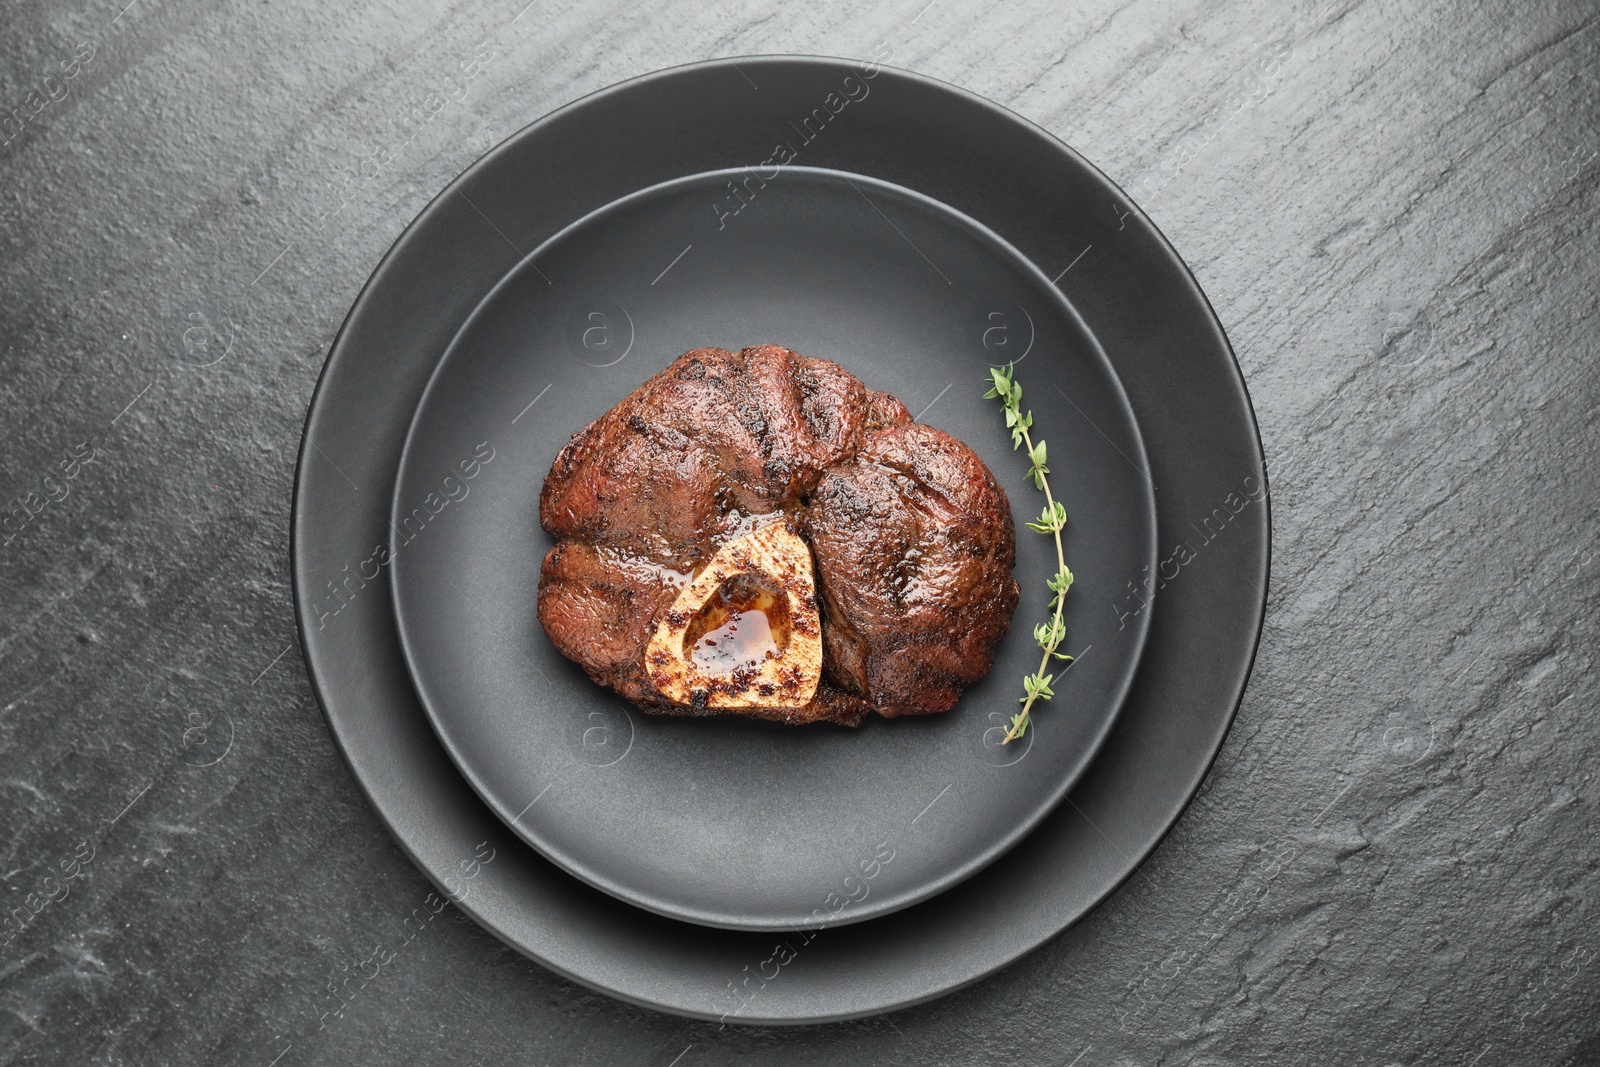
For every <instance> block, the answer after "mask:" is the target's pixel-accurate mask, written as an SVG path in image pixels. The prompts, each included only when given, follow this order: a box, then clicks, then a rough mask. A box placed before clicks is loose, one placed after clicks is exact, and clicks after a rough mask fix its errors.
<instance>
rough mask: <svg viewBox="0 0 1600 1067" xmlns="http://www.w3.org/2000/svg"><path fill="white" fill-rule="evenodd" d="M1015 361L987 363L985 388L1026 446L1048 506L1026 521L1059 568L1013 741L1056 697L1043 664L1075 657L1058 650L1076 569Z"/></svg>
mask: <svg viewBox="0 0 1600 1067" xmlns="http://www.w3.org/2000/svg"><path fill="white" fill-rule="evenodd" d="M1015 367H1016V364H1015V363H1011V364H1007V365H1006V368H1005V369H1004V370H1001V369H1000V368H999V367H990V368H989V381H990V383H991V384H990V387H989V391H988V392H987V393H984V394H983V395H984V399H990V398H993V397H998V398H999V400H1000V403H1001V405H1002V406H1003V407H1004V408H1005V416H1006V428H1007V429H1008V430H1010V431H1011V447H1012V449H1013V450H1016V449H1020V448H1022V447H1023V446H1024V445H1026V446H1027V448H1028V462H1029V466H1028V473H1027V474H1026V475H1025V477H1027V478H1028V479H1030V480H1031V481H1032V482H1033V486H1034V488H1035V489H1037V490H1039V491H1040V492H1041V493H1043V494H1044V510H1043V511H1042V512H1040V513H1039V518H1038V519H1037V520H1035V521H1033V522H1029V523H1027V524H1026V525H1027V527H1028V529H1030V530H1034V531H1037V532H1038V533H1047V534H1050V535H1051V536H1052V537H1054V538H1055V542H1056V573H1055V576H1054V577H1052V578H1051V579H1050V581H1049V582H1048V583H1047V584H1048V585H1049V587H1050V593H1051V600H1050V612H1051V615H1050V619H1049V621H1047V622H1042V623H1040V624H1039V625H1037V626H1035V627H1034V628H1033V639H1034V640H1035V641H1037V642H1038V643H1039V647H1040V648H1041V649H1043V650H1044V655H1043V657H1042V658H1041V659H1040V660H1039V669H1038V670H1037V671H1035V672H1034V673H1032V674H1030V675H1028V676H1027V677H1025V678H1024V679H1022V689H1023V695H1022V696H1020V697H1018V698H1017V702H1018V703H1019V704H1021V705H1022V710H1021V711H1020V712H1018V713H1017V714H1015V715H1013V716H1011V728H1010V729H1009V730H1007V731H1006V736H1005V738H1004V739H1003V740H1002V741H1001V742H1000V743H1001V744H1003V745H1005V744H1010V743H1011V742H1012V741H1014V740H1016V739H1017V738H1019V737H1021V736H1022V735H1023V734H1025V733H1027V732H1028V724H1029V722H1030V721H1031V720H1030V718H1029V715H1030V714H1031V713H1032V711H1033V705H1034V704H1035V703H1036V702H1037V701H1040V700H1049V699H1050V698H1051V697H1053V696H1055V692H1054V691H1053V690H1052V689H1051V688H1050V683H1051V682H1052V681H1054V680H1055V675H1054V674H1046V673H1045V668H1046V667H1049V666H1050V663H1051V661H1052V660H1064V661H1065V662H1067V663H1071V662H1072V657H1071V656H1069V655H1067V654H1065V653H1064V652H1058V651H1056V650H1057V649H1058V648H1060V647H1061V642H1062V641H1064V640H1066V636H1067V627H1066V624H1065V623H1064V622H1062V621H1061V612H1062V609H1063V607H1064V606H1065V605H1066V600H1067V590H1068V589H1071V588H1072V571H1070V570H1068V569H1067V560H1066V555H1065V553H1063V551H1062V548H1061V531H1062V529H1063V528H1064V527H1065V526H1066V525H1067V509H1066V507H1065V506H1064V505H1063V504H1062V503H1061V502H1060V501H1059V500H1057V499H1056V498H1055V497H1054V496H1052V495H1051V493H1050V480H1049V478H1048V477H1046V476H1047V475H1048V474H1049V473H1050V468H1049V467H1048V466H1047V465H1046V460H1047V459H1048V458H1049V455H1048V452H1047V450H1046V448H1045V442H1044V440H1043V439H1042V438H1041V439H1040V440H1039V441H1038V443H1035V442H1034V440H1033V435H1032V434H1031V433H1029V431H1030V430H1031V429H1032V428H1033V412H1031V411H1029V412H1024V411H1023V410H1022V386H1021V385H1019V384H1018V383H1017V381H1016V379H1015V377H1014V370H1015Z"/></svg>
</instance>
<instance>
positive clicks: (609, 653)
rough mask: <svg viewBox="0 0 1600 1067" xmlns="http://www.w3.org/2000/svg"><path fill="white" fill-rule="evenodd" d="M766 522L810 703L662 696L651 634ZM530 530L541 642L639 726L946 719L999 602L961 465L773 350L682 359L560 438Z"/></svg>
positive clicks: (1001, 534)
mask: <svg viewBox="0 0 1600 1067" xmlns="http://www.w3.org/2000/svg"><path fill="white" fill-rule="evenodd" d="M780 518H783V519H787V520H788V522H789V524H790V525H791V526H792V528H793V529H795V530H797V531H798V532H799V534H800V536H801V537H802V538H803V539H804V541H805V542H806V543H807V544H808V545H809V547H810V550H811V553H812V556H813V559H814V561H815V569H816V577H817V581H818V583H819V586H820V588H819V592H820V594H821V595H820V597H817V598H814V600H813V604H812V607H813V610H815V609H817V608H820V616H821V627H822V642H823V664H822V677H821V680H820V682H819V684H818V685H817V686H816V687H815V695H814V696H813V697H812V698H811V699H810V700H809V701H808V702H807V703H806V704H804V705H803V706H800V707H740V708H728V707H718V708H713V707H709V706H708V705H707V703H706V701H705V699H704V698H701V699H699V700H690V701H688V702H681V701H675V700H671V699H669V698H667V697H666V696H665V695H664V694H663V693H662V691H661V690H660V689H658V688H657V686H656V685H655V684H654V683H653V682H652V681H651V678H650V676H649V674H648V673H647V671H646V668H645V663H644V650H645V647H646V646H647V645H648V644H649V643H650V641H651V637H652V635H653V634H655V633H656V631H657V627H658V625H661V624H662V620H663V618H664V616H666V615H667V613H668V612H669V609H673V606H674V603H675V600H676V599H677V598H679V596H680V593H682V592H683V591H684V590H685V588H686V587H687V586H689V584H690V581H691V579H692V578H693V577H694V575H695V573H696V572H697V570H698V569H699V568H701V567H703V566H704V565H705V564H706V562H707V561H708V560H710V559H711V558H712V557H713V556H714V555H716V553H717V552H718V550H719V549H720V548H721V547H722V546H724V545H727V544H729V542H731V541H733V540H735V539H736V538H739V537H742V536H749V535H750V533H751V531H752V530H753V529H755V528H758V527H761V526H763V525H764V524H766V523H771V522H773V521H777V520H778V519H780ZM539 519H540V523H541V524H542V525H543V526H544V528H545V529H546V530H547V531H548V532H549V533H550V534H551V535H552V536H553V537H554V538H556V545H555V547H554V548H552V549H551V550H550V553H549V554H548V555H547V556H546V557H545V560H544V566H543V568H542V571H541V574H540V582H539V619H540V622H541V623H543V625H544V628H545V632H546V633H547V634H548V635H549V637H550V640H551V642H552V643H553V644H554V645H555V646H556V648H558V649H559V650H560V651H561V652H562V653H563V654H564V655H566V656H568V657H569V658H571V659H572V660H574V661H576V662H577V663H578V664H580V665H581V666H582V667H583V668H584V670H585V671H587V672H588V674H589V676H590V677H591V678H593V679H594V680H595V681H596V682H598V683H600V684H602V685H607V686H610V687H611V688H613V689H615V690H617V692H619V693H621V694H622V695H623V696H624V697H626V698H627V699H628V700H630V701H632V702H633V703H635V704H637V705H638V706H639V707H641V708H643V709H645V710H646V711H650V712H656V713H662V714H676V715H706V714H743V715H753V716H758V717H761V718H769V719H775V720H778V721H783V722H813V721H832V722H840V723H845V724H848V725H856V724H859V723H860V722H861V720H862V719H863V718H864V717H865V715H866V714H867V712H868V711H869V710H874V709H875V710H877V711H879V712H880V713H882V714H884V715H889V716H894V715H904V714H917V713H924V712H935V711H946V710H948V709H949V708H951V707H952V706H954V704H955V702H956V700H957V699H958V698H959V696H960V694H961V690H962V689H963V688H964V687H965V686H967V685H969V684H971V683H972V682H973V681H975V680H977V679H978V678H981V677H982V676H983V675H984V674H986V673H988V671H989V669H990V667H991V666H992V665H993V651H994V647H995V645H996V644H997V643H998V642H999V641H1000V640H1001V639H1002V638H1003V637H1004V636H1005V635H1006V633H1007V631H1008V630H1009V629H1010V624H1011V615H1012V612H1013V611H1014V610H1015V608H1016V603H1017V584H1016V581H1015V580H1014V579H1013V578H1012V576H1011V566H1012V562H1013V553H1014V549H1015V533H1014V530H1013V528H1012V523H1011V513H1010V508H1009V505H1008V504H1007V502H1006V498H1005V494H1004V492H1003V491H1002V490H1001V489H1000V487H999V486H998V485H997V484H996V483H995V481H994V478H993V477H992V476H991V475H990V473H989V471H988V469H987V468H986V467H985V466H984V464H983V462H982V461H981V460H980V459H979V458H978V457H977V455H976V454H974V453H973V452H972V450H971V449H969V448H967V446H965V445H963V444H962V443H961V442H959V441H957V440H955V439H954V438H952V437H950V436H949V435H948V434H945V433H942V432H941V431H938V430H935V429H932V428H930V427H926V426H920V425H915V424H913V423H912V422H911V417H910V415H909V413H908V412H907V411H906V409H905V406H904V405H903V404H901V403H900V401H898V400H896V399H895V398H894V397H892V396H889V395H888V394H885V393H875V392H872V391H870V390H868V389H867V388H866V387H865V386H864V385H862V384H861V382H860V381H858V380H857V379H856V378H855V377H854V376H853V375H851V374H850V373H849V372H847V371H845V370H844V368H842V367H840V366H839V365H837V364H835V363H830V362H827V361H825V360H815V359H807V358H806V357H804V356H800V355H798V354H796V353H794V352H790V351H789V350H787V349H784V348H779V347H777V346H774V345H761V346H758V347H755V348H747V349H745V350H744V351H743V352H740V353H738V354H734V353H731V352H728V351H725V350H723V349H718V348H705V349H696V350H695V351H693V352H688V353H685V354H684V355H683V356H681V357H679V358H678V359H677V360H675V361H674V362H673V363H672V365H671V366H669V367H667V368H666V369H665V370H663V371H662V372H661V373H659V374H657V375H655V376H654V377H653V378H651V379H650V380H649V381H647V382H645V383H644V384H643V385H641V386H640V387H639V388H638V389H637V390H635V391H634V392H633V393H632V394H631V395H630V396H628V397H627V398H626V399H624V400H623V401H622V402H621V403H619V404H618V405H617V406H616V407H614V408H612V409H611V410H610V411H608V412H607V413H606V414H604V415H602V416H601V417H600V418H598V419H596V420H595V421H594V422H592V423H590V424H589V425H588V426H587V427H585V428H584V429H583V430H581V431H579V432H578V433H576V434H574V435H573V437H572V440H571V441H569V442H568V443H567V445H566V447H565V448H563V449H562V450H561V453H560V455H558V456H557V457H556V461H555V463H554V465H553V466H552V468H551V470H550V474H549V477H548V478H547V479H546V480H545V484H544V490H543V493H542V494H541V497H540V501H539ZM791 540H792V539H791ZM701 584H704V583H701ZM679 629H680V630H681V629H682V627H681V625H680V627H679Z"/></svg>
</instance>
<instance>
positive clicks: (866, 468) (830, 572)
mask: <svg viewBox="0 0 1600 1067" xmlns="http://www.w3.org/2000/svg"><path fill="white" fill-rule="evenodd" d="M802 532H803V533H804V534H805V535H806V536H807V538H808V540H809V541H810V543H811V551H812V553H813V555H814V556H815V558H816V561H817V570H818V577H819V584H820V585H821V591H822V596H823V603H824V605H825V608H824V616H825V618H826V620H827V622H826V624H825V625H824V629H823V666H824V668H825V669H826V671H827V673H828V677H829V678H830V679H832V681H833V682H834V684H835V685H838V686H839V687H840V688H841V689H844V690H846V691H847V692H851V693H858V694H860V695H861V696H862V697H864V698H865V699H866V701H867V703H869V704H871V705H872V706H873V708H874V709H875V710H876V711H877V712H878V713H879V714H880V715H885V716H889V717H893V716H896V715H922V714H927V713H930V712H936V711H949V710H950V709H951V708H953V707H955V703H956V701H957V700H958V699H959V698H960V696H961V691H962V690H963V689H965V688H966V687H967V686H969V685H971V684H972V683H973V682H975V681H977V680H978V679H979V678H982V677H983V676H984V675H986V674H988V673H989V668H991V667H993V666H994V649H995V646H996V645H998V644H999V643H1000V641H1001V639H1002V638H1004V637H1005V636H1006V634H1007V632H1009V631H1010V629H1011V614H1012V612H1013V611H1015V610H1016V607H1017V582H1016V579H1015V578H1013V577H1012V576H1011V566H1012V563H1013V562H1014V555H1015V551H1016V534H1015V531H1014V530H1013V528H1012V523H1011V506H1010V504H1009V503H1008V502H1007V501H1006V495H1005V492H1004V491H1003V490H1002V489H1001V488H1000V487H999V486H998V485H996V484H995V481H994V478H993V476H991V475H990V473H989V468H988V467H986V466H984V463H983V461H982V460H980V459H979V458H978V457H977V455H976V454H975V453H974V452H973V451H972V450H971V449H970V448H968V447H967V446H966V445H964V444H962V443H961V442H960V441H957V440H956V439H955V438H953V437H951V436H950V435H949V434H947V433H943V432H941V431H939V430H935V429H933V428H932V427H930V426H920V425H918V424H916V423H901V424H898V425H895V426H891V427H889V428H887V429H883V430H879V431H878V432H876V433H874V434H872V435H871V436H869V437H868V438H867V439H866V442H865V443H864V445H863V446H862V448H861V451H859V452H857V453H856V454H855V455H854V456H853V457H851V458H850V459H848V460H845V461H843V462H841V463H837V464H835V465H834V466H832V467H829V468H828V469H827V470H826V471H824V472H823V475H822V479H821V481H820V482H819V483H818V485H817V487H816V489H815V490H813V491H812V495H811V503H810V506H809V507H807V508H806V509H805V512H804V516H803V526H802Z"/></svg>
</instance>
